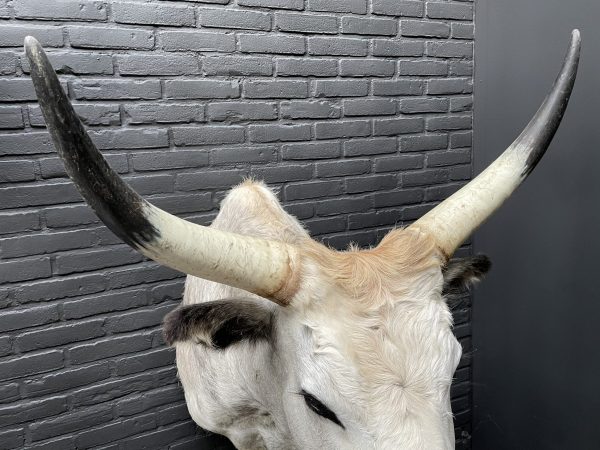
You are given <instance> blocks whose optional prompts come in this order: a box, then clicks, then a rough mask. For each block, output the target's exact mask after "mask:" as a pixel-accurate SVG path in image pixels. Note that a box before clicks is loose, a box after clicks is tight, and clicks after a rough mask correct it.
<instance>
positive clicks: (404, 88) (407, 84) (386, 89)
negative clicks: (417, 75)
mask: <svg viewBox="0 0 600 450" xmlns="http://www.w3.org/2000/svg"><path fill="white" fill-rule="evenodd" d="M373 94H374V95H381V96H394V97H395V96H399V95H401V96H404V95H421V94H423V82H422V81H421V80H373Z"/></svg>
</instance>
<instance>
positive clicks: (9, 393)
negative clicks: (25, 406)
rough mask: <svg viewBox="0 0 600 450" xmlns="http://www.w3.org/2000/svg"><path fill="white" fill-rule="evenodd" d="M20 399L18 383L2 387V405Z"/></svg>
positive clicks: (0, 401)
mask: <svg viewBox="0 0 600 450" xmlns="http://www.w3.org/2000/svg"><path fill="white" fill-rule="evenodd" d="M19 397H20V394H19V385H18V384H17V383H11V384H6V383H3V384H2V386H0V403H8V402H14V401H15V400H18V399H19ZM0 442H2V441H0Z"/></svg>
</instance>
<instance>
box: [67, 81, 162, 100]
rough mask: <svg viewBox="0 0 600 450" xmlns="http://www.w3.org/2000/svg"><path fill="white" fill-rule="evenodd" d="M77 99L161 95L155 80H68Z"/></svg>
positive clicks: (121, 98)
mask: <svg viewBox="0 0 600 450" xmlns="http://www.w3.org/2000/svg"><path fill="white" fill-rule="evenodd" d="M70 87H71V90H72V93H73V96H74V98H75V99H77V100H154V99H158V98H160V97H161V88H160V82H159V81H156V80H143V81H138V80H135V81H134V80H78V81H72V82H70Z"/></svg>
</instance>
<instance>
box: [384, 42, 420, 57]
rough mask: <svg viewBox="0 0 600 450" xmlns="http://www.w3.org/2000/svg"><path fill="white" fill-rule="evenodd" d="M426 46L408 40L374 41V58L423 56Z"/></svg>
mask: <svg viewBox="0 0 600 450" xmlns="http://www.w3.org/2000/svg"><path fill="white" fill-rule="evenodd" d="M424 48H425V44H424V43H423V42H420V41H408V40H406V39H402V40H397V39H374V40H373V56H422V55H423V52H424V51H425V50H424Z"/></svg>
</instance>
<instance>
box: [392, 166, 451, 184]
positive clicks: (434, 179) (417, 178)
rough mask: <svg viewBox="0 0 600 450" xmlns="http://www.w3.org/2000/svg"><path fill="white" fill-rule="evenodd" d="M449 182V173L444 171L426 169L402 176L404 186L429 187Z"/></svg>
mask: <svg viewBox="0 0 600 450" xmlns="http://www.w3.org/2000/svg"><path fill="white" fill-rule="evenodd" d="M446 181H448V172H447V171H445V170H443V169H426V170H422V171H419V172H408V173H403V174H402V186H404V187H409V186H428V185H432V184H441V183H444V182H446Z"/></svg>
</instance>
